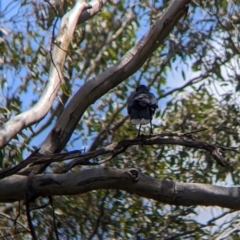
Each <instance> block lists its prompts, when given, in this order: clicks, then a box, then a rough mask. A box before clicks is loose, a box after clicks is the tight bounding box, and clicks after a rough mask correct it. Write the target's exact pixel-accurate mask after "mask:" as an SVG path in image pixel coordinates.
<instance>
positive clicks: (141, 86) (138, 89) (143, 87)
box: [136, 85, 149, 92]
mask: <svg viewBox="0 0 240 240" xmlns="http://www.w3.org/2000/svg"><path fill="white" fill-rule="evenodd" d="M142 90H145V91H149V90H148V88H147V87H146V86H145V85H139V86H138V87H137V88H136V92H138V91H142Z"/></svg>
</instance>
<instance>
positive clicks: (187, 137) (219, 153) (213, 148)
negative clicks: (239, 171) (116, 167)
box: [0, 129, 240, 179]
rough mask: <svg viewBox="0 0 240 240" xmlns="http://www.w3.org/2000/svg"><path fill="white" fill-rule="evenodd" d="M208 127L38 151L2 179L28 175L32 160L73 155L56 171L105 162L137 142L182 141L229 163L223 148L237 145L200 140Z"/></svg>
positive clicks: (5, 171)
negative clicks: (94, 146) (63, 150)
mask: <svg viewBox="0 0 240 240" xmlns="http://www.w3.org/2000/svg"><path fill="white" fill-rule="evenodd" d="M204 130H206V129H200V130H196V131H191V132H187V133H178V132H177V133H160V134H158V135H151V136H145V135H141V136H140V137H137V138H135V139H124V140H121V141H119V142H115V143H112V144H110V145H108V146H105V147H102V148H99V149H97V150H94V151H90V152H87V153H82V151H81V150H76V151H71V152H68V153H55V154H49V155H44V154H40V153H38V152H37V151H36V152H34V153H33V154H31V155H30V156H29V157H28V158H27V159H26V160H25V161H23V162H21V163H19V164H18V165H16V166H14V167H10V168H7V169H3V170H0V179H1V178H4V177H7V176H10V175H13V174H16V173H18V174H21V175H27V174H28V173H29V172H28V168H26V170H25V171H23V172H19V171H20V170H21V169H23V168H25V167H26V166H28V165H29V164H31V165H39V164H43V163H47V164H50V163H53V162H62V161H65V160H70V159H73V160H72V161H71V162H69V163H68V164H66V166H65V167H63V168H61V169H58V170H57V171H56V173H65V172H67V171H69V170H70V169H72V168H73V167H75V166H77V165H99V164H102V163H105V162H108V161H110V160H111V159H113V158H114V157H115V156H117V155H119V154H121V153H123V152H125V150H126V149H127V148H129V147H130V146H136V145H140V146H142V145H179V146H183V147H189V148H194V149H202V150H205V151H206V152H209V153H210V155H211V156H212V158H213V159H215V160H216V161H217V163H218V164H219V165H221V166H223V167H230V164H229V161H228V160H227V159H225V158H224V156H223V152H224V151H233V152H236V153H238V154H240V151H238V150H237V149H236V148H233V147H225V146H221V145H218V144H211V143H206V142H202V141H199V140H198V139H197V137H196V136H195V135H193V133H197V132H199V131H204ZM106 154H110V156H108V157H107V158H106V159H103V160H101V161H98V162H96V161H94V160H92V161H91V162H90V161H89V160H91V159H95V158H97V157H99V156H102V155H106Z"/></svg>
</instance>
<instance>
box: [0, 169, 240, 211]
mask: <svg viewBox="0 0 240 240" xmlns="http://www.w3.org/2000/svg"><path fill="white" fill-rule="evenodd" d="M26 186H27V177H26V176H21V175H13V176H10V177H6V178H4V179H1V180H0V202H13V201H18V200H23V199H25V193H26V190H27V189H26ZM30 189H31V194H36V195H37V196H39V195H40V196H49V195H52V196H54V195H78V194H82V193H86V192H90V191H93V190H98V189H120V190H125V191H127V192H129V193H132V194H137V195H139V196H142V197H145V198H149V199H154V200H156V201H159V202H162V203H166V204H172V205H183V206H191V205H204V206H220V207H226V208H231V209H240V200H239V199H240V189H239V188H237V187H236V188H234V187H221V186H212V185H208V184H199V183H177V182H174V181H170V180H159V179H155V178H153V177H150V176H147V175H145V174H142V173H140V172H139V171H138V170H137V169H127V170H122V169H116V168H98V169H97V168H95V169H87V170H81V171H79V172H76V173H65V174H39V175H35V176H34V177H33V181H32V185H31V186H30Z"/></svg>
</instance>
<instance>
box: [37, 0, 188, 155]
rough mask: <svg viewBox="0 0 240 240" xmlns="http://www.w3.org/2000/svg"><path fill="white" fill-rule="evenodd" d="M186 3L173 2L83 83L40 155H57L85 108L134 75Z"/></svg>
mask: <svg viewBox="0 0 240 240" xmlns="http://www.w3.org/2000/svg"><path fill="white" fill-rule="evenodd" d="M188 2H190V0H182V1H178V0H173V1H171V3H170V5H169V7H168V8H167V10H166V11H165V12H164V13H163V14H162V15H161V16H160V19H158V20H157V21H156V22H155V23H154V24H153V25H152V26H151V28H150V30H149V31H148V32H147V33H146V34H145V35H144V36H143V37H142V38H141V39H140V41H139V42H138V43H137V44H136V45H135V46H134V47H133V48H132V49H131V50H129V51H128V52H127V53H126V54H125V55H124V56H123V57H122V59H120V60H119V61H118V63H117V64H116V65H114V66H113V67H110V68H109V69H107V70H106V71H105V72H103V73H102V74H100V75H99V76H97V77H96V78H94V79H91V80H89V81H88V82H86V83H85V84H84V85H83V86H82V87H81V88H80V89H79V90H78V91H77V93H76V94H75V95H74V96H73V98H72V99H71V101H70V102H69V104H68V106H67V107H66V109H65V110H64V112H63V113H62V115H61V116H60V118H59V119H58V121H57V122H56V124H55V127H54V129H53V131H52V132H51V133H50V134H49V135H48V137H47V138H46V139H45V141H44V142H43V144H42V146H41V149H40V152H41V153H43V154H47V153H54V152H60V151H61V150H62V149H63V148H64V146H65V145H66V143H67V142H68V140H69V138H70V136H71V134H72V132H73V130H74V129H75V127H76V125H77V124H78V122H79V120H80V118H81V117H82V115H83V113H84V112H85V111H86V109H87V108H88V107H89V106H90V105H91V104H93V103H94V102H95V101H96V100H97V99H99V98H100V97H101V96H103V95H104V94H105V93H107V92H108V91H109V90H111V89H112V88H114V87H116V86H117V85H118V84H120V83H121V82H123V81H124V80H125V79H126V78H128V77H129V76H131V75H132V74H133V73H134V72H136V71H137V70H138V69H139V68H140V67H141V66H142V65H143V63H144V62H145V61H146V60H147V59H148V57H149V56H150V55H151V54H152V53H153V52H154V51H155V50H156V49H157V47H158V46H159V45H160V44H162V43H163V41H164V40H165V39H166V37H167V36H168V34H169V33H170V32H171V31H172V29H173V27H174V26H175V25H176V24H177V22H178V21H179V19H180V18H181V17H182V16H184V15H185V13H186V12H185V10H186V9H185V6H186V4H187V3H188Z"/></svg>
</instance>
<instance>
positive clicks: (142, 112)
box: [130, 108, 151, 125]
mask: <svg viewBox="0 0 240 240" xmlns="http://www.w3.org/2000/svg"><path fill="white" fill-rule="evenodd" d="M130 119H131V120H130V122H131V124H135V125H138V124H141V125H145V124H148V123H150V121H151V115H150V112H149V109H148V108H143V109H134V108H133V109H132V111H131V115H130Z"/></svg>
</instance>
